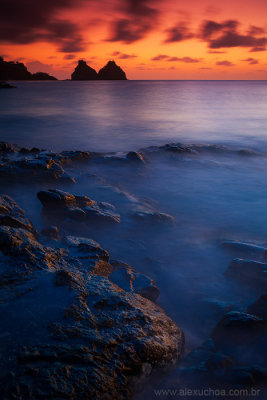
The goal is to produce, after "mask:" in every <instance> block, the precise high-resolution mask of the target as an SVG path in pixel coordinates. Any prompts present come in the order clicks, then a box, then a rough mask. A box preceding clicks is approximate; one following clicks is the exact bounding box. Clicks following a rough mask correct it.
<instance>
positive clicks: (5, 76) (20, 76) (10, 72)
mask: <svg viewBox="0 0 267 400" xmlns="http://www.w3.org/2000/svg"><path fill="white" fill-rule="evenodd" d="M0 80H4V81H32V80H42V81H43V80H46V81H47V80H57V78H55V77H54V76H51V75H49V74H47V73H46V72H37V73H35V74H31V73H30V72H29V71H28V70H27V68H26V67H25V65H24V64H23V63H19V62H14V61H4V59H3V58H2V57H0Z"/></svg>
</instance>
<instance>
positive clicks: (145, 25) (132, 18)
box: [107, 0, 159, 44]
mask: <svg viewBox="0 0 267 400" xmlns="http://www.w3.org/2000/svg"><path fill="white" fill-rule="evenodd" d="M151 3H152V5H153V6H151ZM154 3H155V1H154V2H152V1H151V0H123V2H122V3H121V8H120V12H122V13H123V14H124V17H122V18H118V19H117V20H115V21H114V22H112V25H111V35H110V37H109V38H108V39H107V41H109V42H123V43H126V44H130V43H133V42H136V41H138V40H140V39H143V38H144V37H145V36H146V35H147V34H148V33H149V32H150V31H151V30H153V29H154V28H155V22H156V21H157V20H158V17H159V10H157V9H156V8H155V7H154Z"/></svg>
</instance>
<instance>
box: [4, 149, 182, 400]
mask: <svg viewBox="0 0 267 400" xmlns="http://www.w3.org/2000/svg"><path fill="white" fill-rule="evenodd" d="M0 150H1V156H2V163H1V168H0V169H1V180H2V181H4V180H8V181H9V182H10V180H13V182H16V181H19V180H20V179H25V180H27V179H29V178H30V177H31V180H34V179H35V180H36V181H37V182H40V181H43V180H44V181H48V182H49V181H50V182H51V181H53V180H55V181H57V180H59V181H63V182H66V181H69V182H74V180H73V179H72V178H71V177H69V176H67V175H66V174H65V172H64V170H63V167H62V165H64V164H65V163H69V162H71V161H73V160H74V161H84V160H87V159H90V157H91V155H90V154H88V153H82V152H65V153H61V154H60V155H54V157H53V159H52V158H49V157H51V154H50V155H49V156H48V155H47V154H44V152H42V151H40V150H38V149H31V150H28V149H20V150H18V151H17V150H16V149H15V148H14V147H13V146H11V145H9V144H6V143H5V144H4V143H2V144H1V146H0ZM48 158H49V159H48ZM129 159H130V160H131V156H130V158H129ZM129 162H130V161H129ZM37 196H38V199H39V200H40V201H41V203H42V205H43V212H44V213H48V214H49V217H50V219H51V218H52V219H53V215H55V214H56V216H57V219H58V218H62V219H72V218H73V219H74V220H78V221H79V220H87V221H90V222H91V223H94V224H98V223H100V224H109V223H119V222H120V216H119V215H118V214H117V213H116V212H115V211H114V207H113V206H112V205H111V204H108V203H105V202H103V203H99V202H95V201H93V200H91V199H89V198H88V197H87V196H75V195H72V194H70V193H66V192H63V191H61V190H49V191H40V192H39V193H38V194H37ZM0 249H1V285H0V296H1V301H0V309H1V315H2V318H1V319H2V324H1V328H2V329H1V354H2V356H1V360H0V363H1V371H2V372H1V377H0V382H1V388H2V389H1V390H2V396H3V397H2V398H3V399H14V398H16V399H21V400H22V399H27V400H29V399H53V400H55V399H56V398H64V399H92V398H95V399H103V398H106V399H114V398H116V399H126V398H130V396H131V390H132V384H133V382H135V380H136V379H140V378H141V377H142V376H145V375H147V374H149V373H150V371H151V370H152V369H153V368H154V367H156V366H164V365H167V364H168V363H175V362H176V361H177V360H178V359H179V358H180V356H181V354H182V351H183V346H184V335H183V333H182V331H181V330H180V329H179V328H178V327H177V325H176V324H175V323H174V322H173V321H172V320H171V319H170V318H169V317H168V316H167V315H166V313H165V312H164V311H163V310H162V309H161V308H160V307H159V306H158V305H156V304H155V301H156V299H157V297H158V296H159V290H158V288H157V287H156V286H155V284H154V282H153V281H152V280H151V279H150V278H149V277H147V276H145V275H142V274H140V273H138V272H136V271H135V270H134V269H133V268H132V267H131V266H129V265H127V264H125V263H122V262H120V261H118V260H111V259H110V256H109V253H108V252H107V251H106V250H105V249H103V248H102V247H101V246H100V245H99V244H98V243H96V242H95V241H94V240H93V239H91V238H87V237H86V238H84V237H78V236H70V235H65V234H64V235H63V234H62V232H61V231H60V230H59V229H58V228H57V227H55V226H48V227H47V228H46V229H44V230H43V231H42V232H40V233H39V232H37V230H36V229H35V227H34V226H33V224H32V222H31V221H30V220H29V219H28V218H27V216H26V214H25V212H24V211H23V210H22V209H21V208H20V206H19V205H18V204H17V203H16V202H15V201H14V200H13V199H12V198H11V197H9V196H7V195H2V196H1V198H0Z"/></svg>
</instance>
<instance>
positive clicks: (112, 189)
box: [0, 81, 267, 399]
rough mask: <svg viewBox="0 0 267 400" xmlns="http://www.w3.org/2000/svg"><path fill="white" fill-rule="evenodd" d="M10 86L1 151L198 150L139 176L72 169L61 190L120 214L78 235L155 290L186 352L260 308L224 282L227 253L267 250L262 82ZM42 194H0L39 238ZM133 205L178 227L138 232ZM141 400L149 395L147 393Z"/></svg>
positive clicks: (244, 289)
mask: <svg viewBox="0 0 267 400" xmlns="http://www.w3.org/2000/svg"><path fill="white" fill-rule="evenodd" d="M15 85H16V86H17V88H16V89H12V90H2V91H1V93H0V137H1V140H2V141H8V142H11V143H15V144H17V145H18V146H21V147H33V146H35V147H40V148H44V149H52V150H53V151H62V150H88V151H93V152H104V153H106V152H118V154H119V155H121V154H122V153H123V152H128V151H132V150H135V151H137V150H139V149H144V148H147V147H150V146H154V147H153V148H152V150H151V151H152V153H153V149H154V150H155V149H156V150H157V149H159V147H160V146H163V145H165V144H167V143H171V142H175V143H177V142H179V143H185V144H196V146H195V149H196V151H195V152H192V153H190V152H188V153H185V154H184V153H183V154H177V153H175V152H164V151H163V152H160V151H159V152H157V151H155V154H154V153H153V156H152V157H151V159H149V160H148V161H147V164H146V165H145V166H144V168H141V169H140V168H137V169H136V168H130V167H127V166H126V167H125V166H124V165H107V164H105V163H104V164H101V163H100V164H98V165H97V164H96V165H90V163H88V165H83V166H82V167H80V168H79V169H76V170H74V168H73V169H71V172H72V173H73V174H74V175H75V176H76V180H77V183H76V185H74V186H70V185H68V184H66V185H65V186H64V187H62V186H61V189H63V190H66V191H70V192H72V193H74V194H84V195H87V196H89V197H90V198H93V199H95V200H97V201H108V202H110V203H112V204H114V205H115V206H116V208H117V210H118V211H119V212H120V213H121V216H122V222H121V224H119V225H118V226H116V227H114V228H112V229H111V228H107V229H103V228H97V227H92V226H88V227H79V226H78V225H77V226H75V225H74V226H73V227H72V228H71V229H72V232H71V233H73V234H76V235H78V236H87V237H90V238H92V239H94V240H96V241H97V242H99V243H100V244H101V245H102V246H103V248H105V249H107V250H108V251H109V252H110V254H111V256H112V258H114V259H120V260H122V261H124V262H126V263H128V264H130V265H133V266H134V268H135V269H136V270H137V271H139V272H142V273H145V274H147V275H148V276H150V277H152V278H153V279H154V281H155V283H156V284H157V286H158V287H159V289H160V292H161V294H160V298H159V300H158V303H159V304H160V305H161V306H162V307H163V308H164V309H165V310H166V312H167V313H168V314H169V315H170V316H171V317H172V318H173V319H174V321H175V322H176V323H177V324H178V325H179V326H180V327H181V328H182V329H183V331H184V332H185V337H186V353H188V352H189V351H191V350H192V349H194V348H196V347H197V346H199V345H200V344H201V343H203V342H204V341H205V340H206V339H207V338H208V337H209V336H210V334H211V332H212V331H213V329H214V327H215V326H216V324H217V322H218V321H219V320H220V318H221V317H222V316H223V315H224V313H225V311H226V310H229V309H235V310H240V311H244V310H246V308H247V306H248V305H249V304H250V303H252V302H253V301H255V300H256V298H257V297H258V296H259V295H260V294H261V291H260V289H259V288H257V287H255V286H254V287H250V286H243V285H242V284H240V282H238V281H235V280H231V279H229V277H227V276H225V274H224V272H225V271H226V269H227V267H228V266H229V264H230V262H231V260H232V258H233V254H232V253H231V252H229V251H227V249H225V248H224V247H223V246H222V243H223V242H224V241H225V240H238V241H250V242H255V243H261V244H263V245H264V246H265V245H266V243H267V218H266V215H267V214H266V208H267V82H266V81H126V82H124V81H123V82H104V81H103V82H69V81H65V82H16V83H15ZM43 187H44V188H50V187H51V184H50V186H49V184H48V183H47V184H45V185H43V186H42V185H41V184H27V185H25V184H21V185H16V186H14V185H10V186H9V185H7V186H6V187H5V188H4V190H3V189H2V191H4V192H5V193H7V194H9V195H11V196H12V197H13V198H14V199H15V200H16V201H17V202H18V203H19V204H20V205H21V206H22V207H23V208H24V209H25V211H26V212H27V214H28V215H29V216H30V218H31V219H32V220H33V222H34V224H35V225H36V226H37V228H38V229H42V227H43V226H44V221H43V219H42V216H41V205H40V203H39V201H38V199H37V198H36V193H37V191H38V190H40V189H42V188H43ZM51 188H52V187H51ZM53 188H56V185H54V186H53ZM128 199H131V200H133V201H134V202H136V203H138V204H143V205H144V206H145V205H149V207H152V208H153V209H155V210H158V211H160V212H164V213H168V214H170V215H172V216H173V217H174V218H175V220H176V223H175V226H171V227H167V226H166V227H165V226H156V227H155V226H145V227H144V226H142V224H138V223H136V224H133V223H132V222H130V219H129V218H128V211H129V210H128V208H127V207H128V203H127V201H128ZM244 359H246V355H244ZM173 373H174V372H173V371H172V374H173ZM168 374H169V372H162V373H161V375H160V377H157V383H159V382H163V383H164V382H166V381H167V380H168V379H169V378H168V376H169V375H168ZM172 376H173V375H172ZM151 385H152V386H153V382H152V383H151ZM142 398H149V395H148V394H147V393H145V392H142V391H141V393H139V394H138V399H142Z"/></svg>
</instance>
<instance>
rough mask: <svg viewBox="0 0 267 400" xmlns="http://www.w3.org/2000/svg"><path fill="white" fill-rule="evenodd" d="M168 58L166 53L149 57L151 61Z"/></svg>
mask: <svg viewBox="0 0 267 400" xmlns="http://www.w3.org/2000/svg"><path fill="white" fill-rule="evenodd" d="M168 58H170V56H167V55H166V54H158V55H157V56H155V57H153V58H151V61H161V60H166V59H168Z"/></svg>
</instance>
